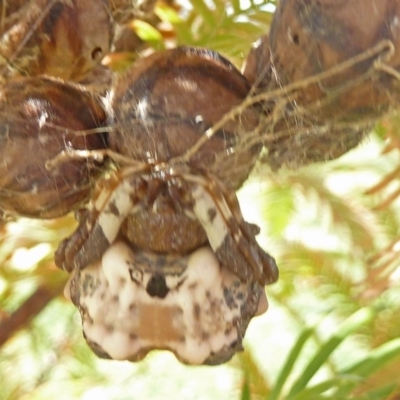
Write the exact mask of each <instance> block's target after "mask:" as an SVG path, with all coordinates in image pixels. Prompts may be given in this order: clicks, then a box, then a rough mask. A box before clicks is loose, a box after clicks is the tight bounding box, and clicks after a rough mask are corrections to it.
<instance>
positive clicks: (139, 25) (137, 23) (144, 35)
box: [130, 19, 163, 42]
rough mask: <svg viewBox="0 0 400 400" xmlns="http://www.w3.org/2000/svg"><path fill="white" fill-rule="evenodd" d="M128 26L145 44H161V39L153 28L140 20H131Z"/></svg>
mask: <svg viewBox="0 0 400 400" xmlns="http://www.w3.org/2000/svg"><path fill="white" fill-rule="evenodd" d="M130 26H131V27H132V29H133V30H134V31H135V32H136V34H137V35H138V36H139V37H140V39H142V40H144V41H145V42H161V41H162V39H163V37H162V35H161V33H160V32H159V31H158V30H157V29H156V28H154V26H151V25H150V24H149V23H147V22H145V21H142V20H140V19H135V20H133V21H132V22H131V24H130Z"/></svg>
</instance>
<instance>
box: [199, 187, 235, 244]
mask: <svg viewBox="0 0 400 400" xmlns="http://www.w3.org/2000/svg"><path fill="white" fill-rule="evenodd" d="M193 198H194V200H195V203H194V207H193V211H194V213H195V214H196V217H197V218H198V220H199V221H200V223H201V225H202V226H203V228H204V230H205V231H206V234H207V237H208V240H209V242H210V245H211V247H212V249H213V250H217V249H218V248H219V247H220V246H221V245H222V243H223V242H224V240H225V237H226V235H228V228H227V226H226V224H225V221H224V219H223V217H222V215H221V214H220V213H219V211H218V209H217V208H216V206H215V203H214V200H213V199H212V197H211V196H210V195H209V194H208V193H207V192H206V191H205V190H204V189H202V188H201V187H200V186H196V187H195V189H194V190H193ZM209 210H215V212H216V215H215V217H214V219H213V220H212V222H211V221H210V217H209V213H208V211H209Z"/></svg>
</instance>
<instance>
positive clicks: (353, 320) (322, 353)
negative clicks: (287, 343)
mask: <svg viewBox="0 0 400 400" xmlns="http://www.w3.org/2000/svg"><path fill="white" fill-rule="evenodd" d="M373 316H374V312H373V311H372V309H370V308H362V309H360V310H358V311H356V312H355V313H354V314H353V315H351V316H350V317H349V318H347V319H346V320H345V321H344V322H343V323H342V324H341V325H339V327H338V330H337V332H336V333H335V334H333V335H332V336H331V337H330V338H329V339H328V340H327V341H326V342H325V343H324V344H323V345H322V346H321V347H320V348H319V349H318V351H317V353H316V354H315V356H314V357H313V358H312V359H311V361H310V362H309V364H308V365H307V366H306V368H305V369H304V371H303V373H302V374H301V376H300V377H299V379H298V380H297V381H296V382H295V383H294V384H293V386H292V389H291V390H290V391H289V394H288V396H287V398H288V399H293V398H294V396H295V395H296V394H297V393H299V392H300V391H301V390H303V389H304V388H305V387H306V385H307V384H308V382H309V381H310V379H311V378H312V377H313V376H314V375H315V373H316V372H317V371H318V370H319V368H320V367H321V366H322V365H323V364H324V363H325V362H326V361H327V360H328V358H329V356H330V355H331V354H332V352H333V351H334V350H335V349H336V348H337V347H338V346H339V345H340V344H341V343H342V342H343V340H345V339H346V338H347V337H348V336H349V335H350V334H351V333H353V332H354V331H356V330H357V329H359V328H361V327H362V326H363V325H365V324H366V323H367V322H369V321H370V320H371V319H372V318H373Z"/></svg>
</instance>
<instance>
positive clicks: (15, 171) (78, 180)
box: [0, 78, 106, 218]
mask: <svg viewBox="0 0 400 400" xmlns="http://www.w3.org/2000/svg"><path fill="white" fill-rule="evenodd" d="M104 119H105V114H104V110H103V108H102V107H101V105H100V103H99V101H98V100H97V99H96V98H94V97H93V96H92V95H91V94H89V93H87V92H85V91H84V90H83V89H82V88H80V87H77V86H73V85H69V84H66V83H63V82H61V81H59V80H55V79H50V78H20V79H16V80H13V81H12V82H8V83H7V84H5V85H4V86H3V87H2V88H1V90H0V209H2V210H3V211H5V212H7V213H11V214H18V215H24V216H28V217H38V218H52V217H57V216H60V215H63V214H65V213H67V212H69V211H71V210H72V209H73V208H74V207H75V206H77V205H78V204H80V203H81V202H83V201H85V200H87V198H88V196H89V195H90V193H91V178H92V177H95V176H96V175H98V172H99V171H98V167H99V165H96V164H95V163H94V162H88V160H87V159H85V158H81V159H74V160H73V159H66V160H63V161H60V162H59V163H57V164H56V165H54V167H52V168H49V169H47V168H46V162H48V161H50V160H51V159H53V158H54V157H55V156H57V155H58V154H59V153H60V152H61V151H72V152H73V151H74V150H86V149H89V150H91V149H95V150H96V149H102V148H104V147H105V146H106V141H105V137H104V135H103V134H101V133H93V132H92V133H90V134H85V131H87V130H91V129H95V128H98V127H100V126H101V124H102V122H104Z"/></svg>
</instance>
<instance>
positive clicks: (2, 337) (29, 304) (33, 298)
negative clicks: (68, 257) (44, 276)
mask: <svg viewBox="0 0 400 400" xmlns="http://www.w3.org/2000/svg"><path fill="white" fill-rule="evenodd" d="M63 287H64V283H63V284H62V285H60V284H59V285H56V286H55V287H51V288H49V287H47V286H44V285H41V286H39V287H38V288H37V289H36V290H35V291H34V292H33V293H32V294H31V295H30V296H29V297H28V298H27V299H26V300H25V301H24V302H23V303H22V304H21V306H20V307H19V308H18V309H17V310H16V311H14V312H13V313H12V314H10V315H9V316H7V317H5V318H3V319H1V320H0V347H1V346H2V345H3V344H4V343H5V342H7V340H9V339H10V338H11V337H12V336H13V335H14V334H15V333H17V332H18V331H19V330H20V329H22V328H24V327H25V326H26V325H27V324H29V322H30V321H31V320H32V318H34V317H36V316H37V315H38V314H39V313H40V312H41V311H42V310H43V309H44V308H45V307H46V306H47V304H49V303H50V301H51V300H53V299H54V298H55V297H56V296H58V295H59V294H61V293H62V290H63Z"/></svg>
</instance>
